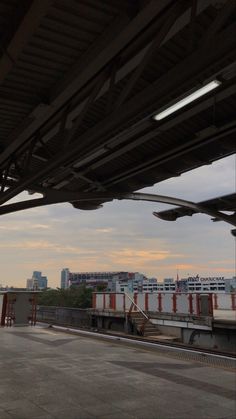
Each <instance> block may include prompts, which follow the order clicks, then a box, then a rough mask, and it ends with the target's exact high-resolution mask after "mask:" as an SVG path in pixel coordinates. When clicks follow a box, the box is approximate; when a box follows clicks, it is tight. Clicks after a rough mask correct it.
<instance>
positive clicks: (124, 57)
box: [0, 0, 236, 231]
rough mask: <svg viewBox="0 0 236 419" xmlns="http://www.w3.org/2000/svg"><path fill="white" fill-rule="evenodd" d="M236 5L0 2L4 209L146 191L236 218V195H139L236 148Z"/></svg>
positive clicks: (92, 203)
mask: <svg viewBox="0 0 236 419" xmlns="http://www.w3.org/2000/svg"><path fill="white" fill-rule="evenodd" d="M235 5H236V3H235V1H234V0H217V1H216V0H193V1H188V0H178V1H176V0H162V1H156V0H142V1H141V0H140V1H138V0H119V1H118V0H109V1H108V0H104V1H103V2H100V1H96V0H86V1H85V0H68V1H66V2H65V1H63V0H22V1H21V2H17V1H15V0H10V1H6V0H0V13H1V31H0V46H1V49H0V54H1V55H0V110H1V113H0V215H4V214H8V213H9V212H12V211H18V210H22V209H27V208H31V207H35V206H41V205H49V204H54V203H60V202H70V203H71V204H72V205H73V206H74V207H75V208H78V209H84V210H90V209H97V208H99V207H100V206H101V205H102V204H103V203H105V202H107V201H111V200H113V199H136V200H140V199H146V200H152V201H158V202H166V203H171V204H174V205H177V206H178V207H177V208H175V209H174V210H172V212H161V213H155V214H154V215H157V216H158V217H160V218H162V219H165V220H175V219H177V218H178V217H180V216H185V215H192V214H194V213H197V212H204V213H207V214H209V215H210V216H211V217H212V218H213V219H214V220H224V221H226V222H228V223H230V224H231V225H234V226H235V225H236V216H235V210H236V194H235V193H232V194H231V195H227V196H224V197H218V198H216V199H214V200H208V201H205V202H200V203H199V202H194V203H193V202H188V201H183V200H180V199H176V198H172V197H163V196H158V195H157V196H150V195H149V196H148V195H147V194H145V195H143V194H140V193H139V194H138V193H137V192H136V191H137V190H139V189H141V188H143V187H147V186H151V185H153V184H155V183H158V182H161V181H163V180H166V179H169V178H172V177H176V176H179V175H181V174H182V173H184V172H186V171H189V170H192V169H194V168H197V167H200V166H202V165H206V164H211V163H212V162H214V161H215V160H217V159H220V158H223V157H226V156H229V155H232V154H233V153H235V150H236V143H235V130H236V120H235V108H236V63H235V56H236V36H235V35H236V25H235V20H236V7H235ZM200 187H201V186H200V185H199V189H200ZM23 191H28V192H29V193H30V194H34V193H39V194H41V195H42V197H41V198H34V197H32V199H30V200H27V201H18V202H16V203H13V204H12V203H8V201H9V200H11V199H12V198H14V197H16V196H17V195H18V194H19V193H21V192H23ZM196 195H197V192H196ZM196 201H198V200H197V199H196ZM225 211H230V213H227V214H226V213H225ZM234 231H235V230H234Z"/></svg>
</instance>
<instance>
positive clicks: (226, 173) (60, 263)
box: [0, 156, 236, 288]
mask: <svg viewBox="0 0 236 419" xmlns="http://www.w3.org/2000/svg"><path fill="white" fill-rule="evenodd" d="M235 167H236V157H235V156H230V157H227V158H225V159H222V160H219V161H217V162H215V163H213V164H212V165H208V166H203V167H201V168H199V169H196V170H193V171H191V172H188V173H185V174H183V175H182V176H180V177H177V178H173V179H169V180H167V181H164V182H161V183H158V184H156V185H155V186H154V187H152V188H145V189H143V190H142V191H145V192H149V193H157V194H162V195H169V196H175V197H178V198H182V199H187V200H192V201H195V202H197V201H201V200H204V199H210V198H214V197H217V196H220V195H227V194H229V193H233V192H235V191H236V170H235ZM33 196H34V197H35V198H37V197H38V196H37V195H36V194H35V195H33ZM21 199H32V196H29V195H28V194H27V193H22V194H20V195H19V196H18V197H16V198H15V199H14V200H12V202H13V201H19V200H21ZM167 208H171V206H169V205H164V204H159V203H153V202H139V201H113V202H110V203H107V204H104V206H103V208H101V209H99V210H96V211H82V210H77V209H75V208H73V207H72V206H71V205H70V204H57V205H52V206H47V207H42V208H33V209H30V210H25V211H21V212H17V213H13V214H8V215H3V216H1V217H0V237H1V240H0V266H1V277H0V283H1V284H2V285H9V286H10V285H13V286H16V287H24V286H25V285H26V279H27V278H30V277H31V276H32V272H33V271H34V270H39V271H42V272H43V275H46V276H47V277H48V281H49V283H48V285H49V286H50V287H52V288H55V287H59V286H60V272H61V269H62V268H69V269H70V271H71V272H81V271H103V270H109V271H129V272H141V273H144V274H145V275H147V276H148V277H155V278H158V280H160V281H161V280H162V279H163V278H165V277H172V278H176V274H177V269H178V271H179V277H186V276H188V275H190V276H193V275H196V274H199V275H200V276H203V277H205V276H224V277H228V278H230V277H232V276H234V275H235V238H234V237H233V236H232V235H231V234H230V230H231V229H232V228H233V226H231V225H229V224H226V223H225V222H217V223H213V222H212V221H211V219H210V217H209V216H207V215H204V214H197V215H194V216H193V217H183V218H182V219H179V220H177V221H175V222H168V221H162V220H159V219H158V218H156V217H154V216H153V215H152V212H153V211H160V210H164V209H167Z"/></svg>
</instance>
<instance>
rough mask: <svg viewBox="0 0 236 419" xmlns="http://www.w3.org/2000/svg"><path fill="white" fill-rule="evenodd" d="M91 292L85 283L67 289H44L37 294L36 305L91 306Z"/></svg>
mask: <svg viewBox="0 0 236 419" xmlns="http://www.w3.org/2000/svg"><path fill="white" fill-rule="evenodd" d="M92 292H93V290H92V289H90V288H86V286H85V285H81V286H78V287H75V286H73V287H71V288H69V289H62V288H57V289H56V290H45V291H43V292H42V293H40V294H39V296H38V305H42V306H56V307H77V308H89V307H92Z"/></svg>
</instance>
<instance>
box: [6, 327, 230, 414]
mask: <svg viewBox="0 0 236 419" xmlns="http://www.w3.org/2000/svg"><path fill="white" fill-rule="evenodd" d="M0 340H1V346H0V362H1V382H0V418H2V419H10V418H12V419H28V418H31V419H52V418H57V419H62V418H63V419H65V418H66V419H79V418H81V419H93V418H101V419H108V418H109V419H121V418H122V419H135V418H136V419H152V418H155V419H157V418H161V419H171V418H176V419H177V418H178V419H180V418H181V419H185V418H186V419H189V418H192V419H199V418H204V419H207V418H214V419H220V418H224V419H233V418H234V412H235V374H234V371H233V369H232V368H230V366H229V365H228V366H227V364H224V366H223V364H222V365H221V366H220V365H219V363H218V364H217V365H216V364H215V363H214V361H211V362H210V363H209V362H208V363H207V362H206V361H202V362H200V361H199V359H198V357H197V356H191V357H189V356H188V355H186V354H183V353H180V352H179V353H176V352H174V353H173V354H171V353H170V351H168V352H165V351H164V350H163V349H162V350H156V349H155V350H153V349H149V348H144V347H142V346H138V345H136V344H132V345H131V344H125V343H124V342H121V341H119V340H118V339H117V340H114V341H108V340H102V339H100V338H91V337H87V336H86V337H84V336H81V335H73V334H67V333H64V332H61V331H55V330H54V329H50V328H46V327H34V328H32V327H20V328H16V327H15V328H14V327H12V328H9V329H7V328H4V329H0ZM216 366H217V368H216Z"/></svg>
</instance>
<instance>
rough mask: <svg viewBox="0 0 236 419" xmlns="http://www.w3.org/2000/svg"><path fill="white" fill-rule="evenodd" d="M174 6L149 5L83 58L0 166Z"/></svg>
mask: <svg viewBox="0 0 236 419" xmlns="http://www.w3.org/2000/svg"><path fill="white" fill-rule="evenodd" d="M52 1H53V0H35V3H34V4H36V5H40V4H41V3H42V5H43V4H47V3H48V5H49V4H51V3H52ZM172 3H173V0H162V1H161V2H157V1H156V0H152V1H150V3H149V4H148V5H147V6H146V7H145V8H144V9H143V10H142V11H141V12H140V13H139V14H138V15H137V16H136V17H135V18H134V19H133V20H132V21H131V22H130V23H129V24H127V25H126V26H125V28H124V29H123V30H122V31H121V32H120V33H118V35H117V36H116V37H115V39H112V42H109V38H108V39H107V40H106V46H105V47H104V45H103V44H102V46H100V49H99V48H98V49H97V50H96V51H94V50H93V51H92V52H93V54H92V56H91V51H89V54H88V57H84V59H83V60H82V65H81V60H80V66H79V67H78V68H77V71H76V77H75V78H74V79H73V81H71V82H70V84H69V85H68V86H66V88H64V89H63V88H62V86H60V89H59V86H58V89H59V92H58V94H57V96H56V98H54V99H52V102H51V103H50V107H48V108H47V109H46V110H45V112H43V113H42V115H41V116H40V117H39V118H37V119H36V120H35V121H34V123H32V124H30V126H29V127H27V128H26V129H25V130H24V131H23V132H22V133H21V134H20V135H19V136H18V137H17V139H16V140H15V141H13V142H12V143H11V144H10V146H9V147H8V148H7V149H6V150H5V151H4V152H3V153H2V154H1V155H0V165H1V164H2V163H3V162H4V161H6V160H7V159H8V157H9V156H10V155H11V154H12V153H14V152H15V151H16V150H18V149H19V148H20V147H21V146H22V145H23V144H24V143H25V142H26V141H27V140H28V139H29V138H30V137H31V136H32V135H33V134H34V133H35V131H36V130H38V129H39V127H41V126H42V125H43V124H44V123H45V122H46V121H47V120H48V119H49V118H51V117H52V116H53V115H54V114H55V113H56V112H58V110H59V109H60V108H61V107H62V106H63V105H65V104H66V103H67V102H68V100H70V99H71V98H72V97H73V96H74V95H75V92H78V91H79V90H80V89H81V88H82V87H83V86H85V85H86V84H87V83H88V82H89V81H90V80H92V79H93V78H94V77H95V76H96V75H97V74H98V73H99V72H100V71H101V70H102V69H103V68H104V67H105V66H106V65H107V64H108V63H110V62H111V60H113V59H114V57H116V56H117V55H119V54H120V53H121V51H123V49H124V48H125V47H126V46H127V45H128V44H129V43H130V42H132V40H134V39H135V38H136V37H137V36H138V35H139V33H140V32H142V31H144V30H145V28H147V27H148V26H149V25H150V24H151V22H152V21H153V20H155V19H156V18H157V17H158V16H159V15H160V14H161V13H163V12H164V10H165V9H166V8H167V7H168V6H169V5H170V4H172ZM41 7H42V6H41ZM46 9H47V8H46ZM37 18H38V21H39V20H40V19H41V16H40V13H38V16H37ZM35 19H36V17H35V13H33V16H32V25H35V22H34V20H35ZM21 27H22V25H21ZM33 27H35V26H33ZM32 29H33V28H32ZM32 29H31V30H32ZM29 35H30V33H29V34H27V39H28V37H29ZM14 39H15V38H14ZM20 39H21V38H20ZM16 41H17V40H15V42H16ZM15 48H16V47H15ZM18 48H19V47H18ZM11 64H12V63H11ZM9 65H10V64H9V62H8V61H7V66H9ZM8 68H9V67H7V69H8ZM0 69H1V66H0ZM0 80H1V79H0Z"/></svg>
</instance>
